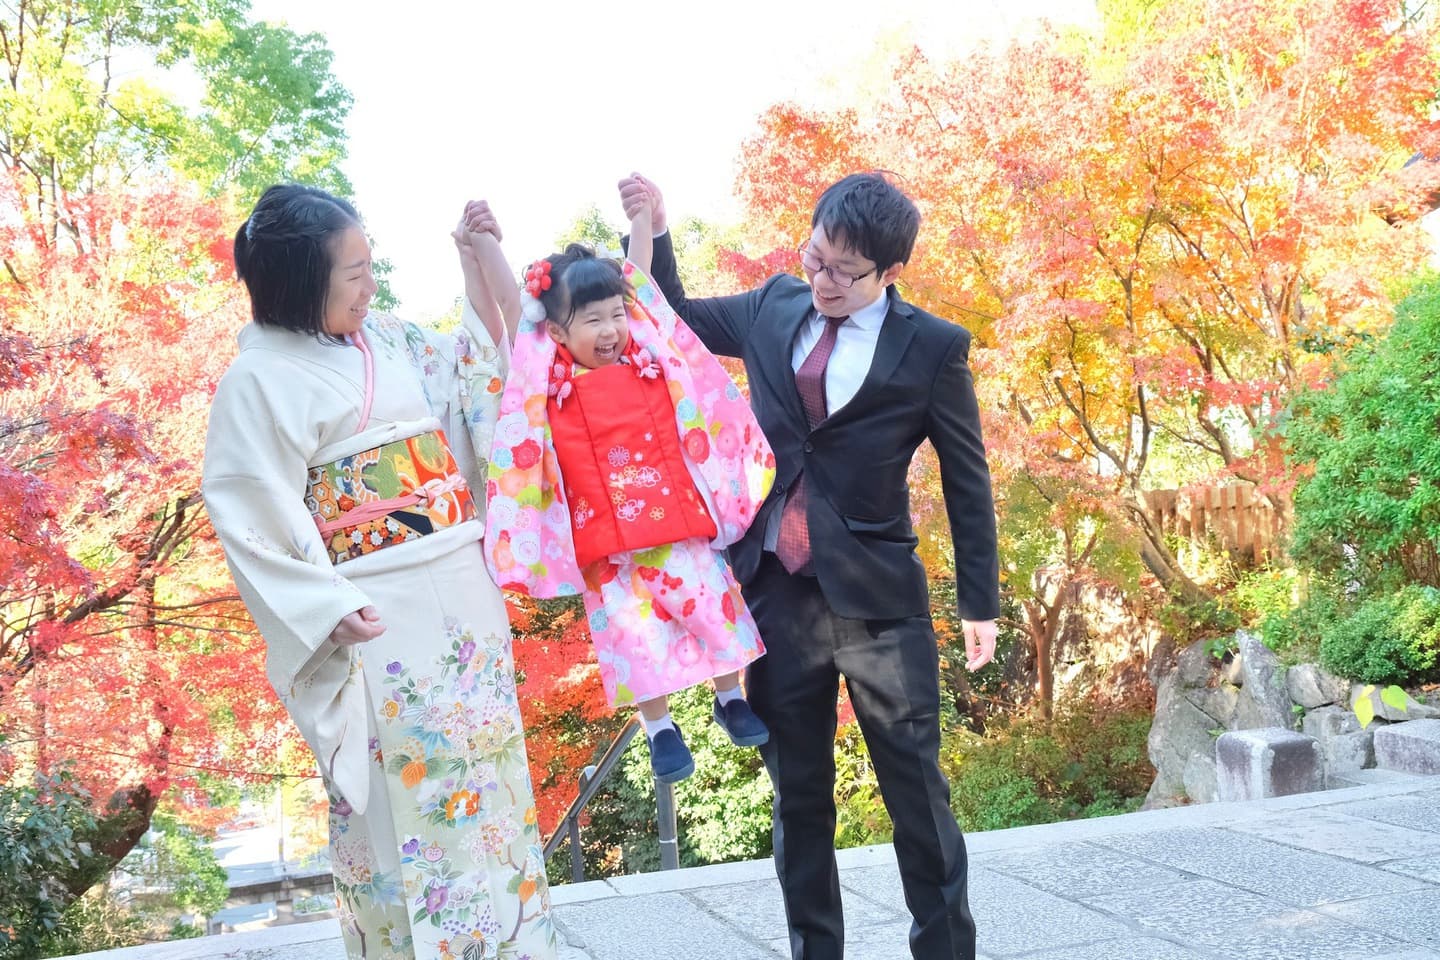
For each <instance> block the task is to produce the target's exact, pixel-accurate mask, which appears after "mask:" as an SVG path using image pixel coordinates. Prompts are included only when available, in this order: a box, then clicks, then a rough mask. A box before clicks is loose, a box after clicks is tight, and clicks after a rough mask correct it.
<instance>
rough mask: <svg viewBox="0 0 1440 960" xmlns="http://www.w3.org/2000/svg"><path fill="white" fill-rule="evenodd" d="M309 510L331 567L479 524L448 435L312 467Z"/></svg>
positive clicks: (421, 438)
mask: <svg viewBox="0 0 1440 960" xmlns="http://www.w3.org/2000/svg"><path fill="white" fill-rule="evenodd" d="M305 506H306V507H308V508H309V510H310V515H311V517H312V518H313V519H314V521H315V526H316V527H317V528H319V530H320V535H321V537H322V538H323V539H324V541H325V550H326V552H328V553H329V554H330V560H331V561H332V562H334V563H342V562H344V561H346V560H353V559H354V558H356V557H362V556H364V555H366V554H367V553H374V552H375V551H376V550H383V549H384V548H386V547H393V546H394V545H396V544H397V543H405V542H407V541H409V540H418V539H419V538H420V537H423V536H424V535H425V534H427V533H434V532H435V531H437V530H442V529H444V528H445V527H451V526H454V525H455V524H457V523H463V522H465V521H466V520H474V519H475V501H474V500H472V499H471V497H470V488H469V487H468V486H466V484H465V478H464V476H463V475H462V474H461V473H460V468H459V467H457V466H456V465H455V458H454V456H452V455H451V453H450V444H449V443H448V442H447V441H446V439H445V431H443V430H435V431H432V432H430V433H423V434H421V435H420V436H418V437H411V438H409V439H408V440H396V441H394V442H392V443H386V444H383V445H381V446H378V447H374V448H372V449H370V450H364V451H361V452H360V453H356V454H352V455H350V456H348V457H341V458H340V459H339V460H336V461H335V462H334V463H327V464H324V465H322V466H318V467H311V468H310V472H309V476H308V482H307V483H306V487H305Z"/></svg>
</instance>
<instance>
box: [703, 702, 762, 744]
mask: <svg viewBox="0 0 1440 960" xmlns="http://www.w3.org/2000/svg"><path fill="white" fill-rule="evenodd" d="M714 714H715V722H716V723H718V724H720V729H721V730H724V731H725V735H726V736H727V737H729V738H730V742H731V743H733V744H735V746H737V747H758V746H760V744H762V743H768V742H769V740H770V728H769V727H767V726H765V721H763V720H761V719H760V718H759V717H757V716H755V711H754V710H751V709H750V704H749V702H748V701H746V700H731V701H730V702H729V703H726V704H722V703H721V702H720V698H719V697H716V698H715V710H714Z"/></svg>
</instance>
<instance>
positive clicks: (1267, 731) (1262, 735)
mask: <svg viewBox="0 0 1440 960" xmlns="http://www.w3.org/2000/svg"><path fill="white" fill-rule="evenodd" d="M1215 763H1216V768H1217V776H1216V781H1217V782H1216V786H1217V793H1218V794H1219V797H1220V799H1221V800H1259V799H1262V798H1264V797H1284V796H1289V795H1290V794H1293V793H1310V792H1312V791H1315V790H1319V789H1321V786H1322V773H1321V767H1320V744H1319V743H1318V742H1317V741H1316V740H1315V738H1314V737H1309V736H1306V735H1305V734H1303V733H1296V732H1295V731H1294V730H1289V729H1286V728H1285V727H1267V728H1264V729H1261V730H1235V731H1231V732H1230V733H1226V734H1223V735H1222V736H1221V737H1220V739H1219V741H1218V742H1217V743H1216V744H1215Z"/></svg>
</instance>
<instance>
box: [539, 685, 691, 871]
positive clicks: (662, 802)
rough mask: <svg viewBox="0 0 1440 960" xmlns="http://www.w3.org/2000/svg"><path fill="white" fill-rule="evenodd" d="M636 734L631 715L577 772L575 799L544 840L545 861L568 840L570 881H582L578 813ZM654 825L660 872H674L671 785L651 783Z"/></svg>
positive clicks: (675, 848)
mask: <svg viewBox="0 0 1440 960" xmlns="http://www.w3.org/2000/svg"><path fill="white" fill-rule="evenodd" d="M639 732H640V715H639V714H635V715H634V716H632V717H631V718H630V719H629V720H627V721H626V722H625V726H623V727H621V728H620V732H619V733H617V734H616V735H615V739H613V740H611V741H610V745H609V746H608V747H606V748H605V753H604V754H603V755H601V757H600V762H599V763H594V764H591V765H590V766H587V767H586V768H585V769H584V770H582V771H580V790H579V792H578V793H576V795H575V799H574V800H572V801H570V806H568V807H566V808H565V815H564V816H563V817H561V818H560V822H559V824H557V825H556V827H555V832H554V833H552V834H550V836H549V837H548V838H547V839H546V840H545V847H544V851H545V859H546V860H549V859H550V855H551V854H552V853H554V852H555V851H556V850H558V849H559V848H560V844H561V843H562V842H563V841H565V840H567V839H568V840H569V841H570V878H571V879H572V880H573V881H574V882H576V883H583V882H584V880H585V855H584V850H583V848H582V847H581V846H580V814H582V813H584V812H585V807H586V805H587V804H589V803H590V801H591V800H593V799H595V794H597V793H599V792H600V788H601V787H603V786H604V785H605V781H606V780H607V779H609V777H610V774H611V773H612V772H614V770H615V768H616V767H617V766H619V764H620V758H621V757H623V756H624V755H625V751H626V750H627V749H628V748H629V746H630V741H631V740H634V739H635V734H637V733H639ZM655 822H656V826H657V827H658V828H659V833H660V837H659V839H660V869H661V870H675V869H677V868H678V867H679V866H680V842H679V833H678V829H677V825H676V819H675V785H674V784H671V783H661V782H660V781H658V780H657V781H655Z"/></svg>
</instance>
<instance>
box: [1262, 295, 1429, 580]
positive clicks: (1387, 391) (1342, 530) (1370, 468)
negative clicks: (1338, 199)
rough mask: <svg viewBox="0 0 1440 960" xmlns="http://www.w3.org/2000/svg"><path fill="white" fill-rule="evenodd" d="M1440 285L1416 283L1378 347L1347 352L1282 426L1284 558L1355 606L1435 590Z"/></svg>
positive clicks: (1300, 398) (1293, 405) (1300, 397)
mask: <svg viewBox="0 0 1440 960" xmlns="http://www.w3.org/2000/svg"><path fill="white" fill-rule="evenodd" d="M1437 370H1440V278H1431V279H1428V280H1426V281H1424V282H1422V283H1420V284H1418V285H1417V286H1416V287H1415V288H1414V289H1413V290H1412V291H1411V293H1410V295H1409V296H1407V297H1406V298H1405V299H1404V300H1403V301H1401V303H1400V304H1399V306H1398V307H1397V308H1396V316H1395V322H1394V324H1393V325H1392V326H1391V328H1390V330H1389V332H1388V334H1387V335H1386V336H1384V337H1383V338H1379V339H1371V340H1368V341H1366V342H1362V343H1361V344H1360V345H1358V346H1356V347H1354V348H1352V349H1350V350H1349V351H1347V352H1346V354H1345V355H1344V357H1343V358H1342V361H1341V366H1340V369H1339V374H1338V376H1337V377H1336V378H1335V380H1334V381H1333V382H1332V383H1331V384H1330V385H1329V386H1328V387H1327V388H1324V389H1318V390H1312V391H1307V392H1302V393H1299V394H1297V395H1296V396H1295V397H1294V398H1293V399H1292V400H1291V402H1290V403H1289V405H1288V407H1287V409H1286V411H1285V413H1284V415H1283V416H1282V418H1281V424H1280V429H1281V433H1282V435H1283V437H1284V439H1285V442H1286V445H1287V459H1288V460H1289V462H1290V464H1291V465H1292V467H1294V468H1295V469H1296V473H1297V475H1298V480H1297V483H1296V488H1295V524H1294V530H1293V543H1292V547H1291V549H1292V553H1293V554H1294V556H1295V557H1296V559H1297V560H1299V561H1300V562H1301V563H1302V565H1303V566H1305V567H1307V568H1310V569H1314V570H1318V571H1320V572H1322V573H1326V574H1330V575H1332V576H1334V577H1336V578H1337V579H1339V580H1341V581H1343V582H1344V583H1346V584H1347V587H1349V588H1350V589H1352V590H1358V591H1359V593H1360V595H1361V596H1362V597H1369V596H1378V595H1380V594H1381V593H1386V592H1389V591H1391V590H1393V589H1394V588H1396V587H1398V586H1400V585H1402V584H1403V583H1405V582H1421V583H1428V584H1429V585H1430V586H1440V554H1437V548H1440V376H1436V371H1437Z"/></svg>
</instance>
